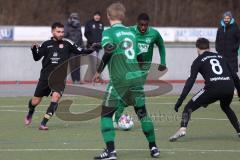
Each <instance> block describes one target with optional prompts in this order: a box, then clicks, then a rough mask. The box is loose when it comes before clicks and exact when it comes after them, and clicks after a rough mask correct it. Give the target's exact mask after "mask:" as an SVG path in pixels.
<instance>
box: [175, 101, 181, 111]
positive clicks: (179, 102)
mask: <svg viewBox="0 0 240 160" xmlns="http://www.w3.org/2000/svg"><path fill="white" fill-rule="evenodd" d="M181 105H182V101H180V100H178V101H177V103H176V104H175V107H174V109H175V111H176V112H178V109H179V108H180V106H181Z"/></svg>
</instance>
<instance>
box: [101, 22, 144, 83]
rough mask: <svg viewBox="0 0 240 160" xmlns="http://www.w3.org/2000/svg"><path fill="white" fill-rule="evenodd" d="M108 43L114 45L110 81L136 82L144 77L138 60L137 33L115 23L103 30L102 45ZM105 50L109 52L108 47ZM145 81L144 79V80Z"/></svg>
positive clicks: (110, 64) (110, 63) (109, 67)
mask: <svg viewBox="0 0 240 160" xmlns="http://www.w3.org/2000/svg"><path fill="white" fill-rule="evenodd" d="M107 44H111V45H112V46H114V49H113V50H112V51H111V53H110V54H112V56H111V59H110V61H109V62H108V64H107V65H108V69H109V75H110V81H111V82H113V83H121V84H123V83H124V84H127V83H131V84H132V83H134V82H135V81H136V80H137V81H139V80H140V79H143V74H146V73H144V71H142V70H141V69H140V67H139V64H138V62H137V54H138V53H139V52H138V47H137V44H136V37H135V34H133V32H132V31H131V30H130V29H129V28H128V27H125V26H124V25H123V24H120V23H118V24H114V25H112V26H111V27H110V28H108V29H106V30H104V31H103V36H102V47H103V48H104V47H105V46H106V45H107ZM104 49H105V52H107V50H106V48H104ZM143 81H144V80H143Z"/></svg>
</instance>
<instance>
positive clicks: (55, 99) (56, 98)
mask: <svg viewBox="0 0 240 160" xmlns="http://www.w3.org/2000/svg"><path fill="white" fill-rule="evenodd" d="M60 98H61V94H60V93H58V92H53V94H52V102H58V101H59V100H60Z"/></svg>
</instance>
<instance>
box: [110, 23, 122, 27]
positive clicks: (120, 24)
mask: <svg viewBox="0 0 240 160" xmlns="http://www.w3.org/2000/svg"><path fill="white" fill-rule="evenodd" d="M111 27H124V25H123V24H122V23H115V24H113V25H112V26H111Z"/></svg>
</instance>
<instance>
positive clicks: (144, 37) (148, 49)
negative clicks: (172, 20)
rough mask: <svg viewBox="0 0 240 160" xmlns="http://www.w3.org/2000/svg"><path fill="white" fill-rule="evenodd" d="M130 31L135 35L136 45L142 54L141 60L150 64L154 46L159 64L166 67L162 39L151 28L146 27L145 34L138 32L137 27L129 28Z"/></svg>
mask: <svg viewBox="0 0 240 160" xmlns="http://www.w3.org/2000/svg"><path fill="white" fill-rule="evenodd" d="M130 29H131V31H132V32H133V33H134V34H135V35H136V38H137V45H138V48H139V50H140V52H141V53H142V58H143V60H144V62H148V63H151V62H152V57H153V48H154V44H156V45H157V46H158V50H159V54H160V58H161V61H160V64H163V65H166V60H165V46H164V42H163V39H162V37H161V35H160V34H159V32H158V31H157V30H155V29H154V28H152V27H148V29H147V31H146V32H145V33H141V32H139V30H138V28H137V25H135V26H131V27H130Z"/></svg>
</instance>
